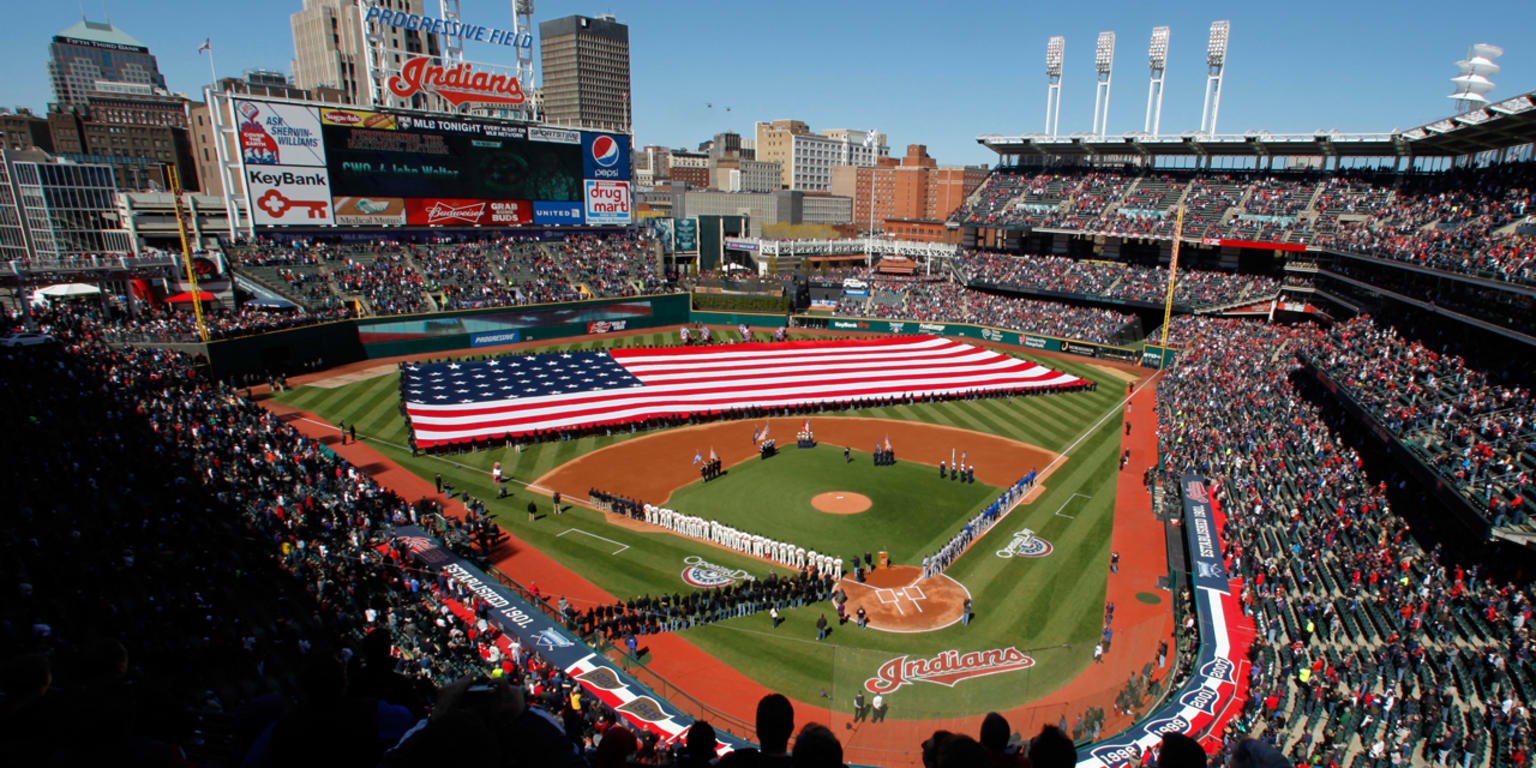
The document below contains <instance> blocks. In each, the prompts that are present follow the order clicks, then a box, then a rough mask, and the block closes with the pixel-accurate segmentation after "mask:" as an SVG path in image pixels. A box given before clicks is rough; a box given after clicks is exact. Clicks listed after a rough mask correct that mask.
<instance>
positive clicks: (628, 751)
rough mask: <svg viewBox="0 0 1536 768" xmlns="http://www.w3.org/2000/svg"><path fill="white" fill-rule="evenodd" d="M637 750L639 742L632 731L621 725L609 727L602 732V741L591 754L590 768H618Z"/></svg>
mask: <svg viewBox="0 0 1536 768" xmlns="http://www.w3.org/2000/svg"><path fill="white" fill-rule="evenodd" d="M639 748H640V742H639V741H638V740H637V739H635V732H634V731H631V730H630V729H628V728H625V727H624V726H622V725H615V726H613V727H610V728H608V729H607V730H605V731H603V740H602V741H600V742H598V745H597V750H596V751H595V752H593V753H592V768H609V766H613V768H620V766H623V765H625V764H626V763H627V762H628V760H629V756H630V755H632V754H634V753H635V750H636V749H639Z"/></svg>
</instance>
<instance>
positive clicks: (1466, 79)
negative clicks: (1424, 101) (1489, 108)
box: [1450, 43, 1504, 112]
mask: <svg viewBox="0 0 1536 768" xmlns="http://www.w3.org/2000/svg"><path fill="white" fill-rule="evenodd" d="M1503 55H1504V49H1503V48H1500V47H1498V46H1497V45H1489V44H1487V43H1478V44H1476V45H1474V46H1472V47H1471V48H1468V49H1467V57H1466V58H1465V59H1462V60H1461V61H1458V62H1456V66H1457V67H1459V68H1460V69H1461V74H1459V75H1457V76H1455V77H1453V78H1451V82H1453V83H1455V84H1456V91H1455V92H1454V93H1452V94H1451V95H1450V98H1452V99H1455V100H1456V106H1457V111H1459V112H1470V111H1472V110H1474V109H1477V108H1478V107H1481V106H1483V105H1484V104H1487V103H1488V92H1489V91H1491V90H1493V81H1492V80H1489V79H1488V76H1489V75H1497V74H1498V73H1499V65H1497V64H1495V63H1493V60H1494V59H1497V58H1498V57H1500V56H1503Z"/></svg>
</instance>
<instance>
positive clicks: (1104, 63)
mask: <svg viewBox="0 0 1536 768" xmlns="http://www.w3.org/2000/svg"><path fill="white" fill-rule="evenodd" d="M1093 66H1094V69H1096V70H1098V73H1099V81H1098V84H1097V85H1095V86H1094V87H1093V132H1094V133H1096V134H1098V135H1099V137H1100V138H1103V137H1104V134H1106V133H1108V132H1109V82H1110V79H1111V74H1112V72H1113V71H1114V69H1115V33H1113V32H1100V33H1099V45H1098V47H1097V48H1095V49H1094V52H1093ZM1100 102H1103V109H1102V115H1103V117H1102V119H1101V118H1100V114H1101V111H1100Z"/></svg>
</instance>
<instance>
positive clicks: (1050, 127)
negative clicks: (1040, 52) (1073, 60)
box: [1045, 35, 1067, 138]
mask: <svg viewBox="0 0 1536 768" xmlns="http://www.w3.org/2000/svg"><path fill="white" fill-rule="evenodd" d="M1066 56H1067V38H1065V37H1062V36H1061V35H1056V36H1054V37H1052V38H1051V39H1050V40H1049V41H1047V42H1046V44H1045V79H1046V86H1045V132H1046V133H1047V134H1049V135H1050V136H1051V138H1055V137H1056V128H1057V126H1059V125H1060V124H1061V65H1062V62H1063V61H1065V60H1066Z"/></svg>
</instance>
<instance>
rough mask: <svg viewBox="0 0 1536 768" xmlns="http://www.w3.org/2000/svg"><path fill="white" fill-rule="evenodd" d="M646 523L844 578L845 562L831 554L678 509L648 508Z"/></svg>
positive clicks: (785, 564) (796, 566)
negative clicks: (687, 513)
mask: <svg viewBox="0 0 1536 768" xmlns="http://www.w3.org/2000/svg"><path fill="white" fill-rule="evenodd" d="M645 521H646V522H647V523H651V524H652V525H659V526H661V527H662V528H666V529H667V530H669V531H673V532H675V533H680V534H682V535H684V536H688V537H690V538H695V539H703V540H705V541H711V542H714V543H716V544H719V545H721V546H723V547H726V548H728V549H733V550H735V551H737V552H741V553H744V554H748V555H752V556H753V557H761V558H763V559H766V560H772V561H774V562H775V563H778V564H779V565H782V566H785V567H787V568H798V569H806V568H809V569H812V570H814V571H815V572H816V573H818V574H829V575H831V576H832V578H833V579H841V578H842V577H843V559H842V558H841V557H832V556H831V555H819V554H817V553H816V551H815V550H807V549H806V548H804V547H799V546H796V545H794V544H791V543H789V542H787V541H778V540H775V539H770V538H768V537H767V536H760V535H758V534H755V533H748V532H746V531H743V530H740V529H737V528H734V527H732V526H729V525H726V524H724V523H720V522H716V521H714V520H708V519H705V518H702V517H697V516H694V515H685V514H683V513H681V512H678V511H676V510H671V509H667V508H666V507H658V506H656V505H654V504H646V505H645Z"/></svg>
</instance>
